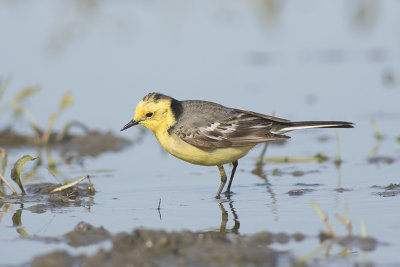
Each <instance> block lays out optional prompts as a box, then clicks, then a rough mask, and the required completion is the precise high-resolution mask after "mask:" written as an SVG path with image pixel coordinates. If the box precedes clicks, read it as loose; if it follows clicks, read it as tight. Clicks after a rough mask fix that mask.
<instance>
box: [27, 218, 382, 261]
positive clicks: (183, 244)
mask: <svg viewBox="0 0 400 267" xmlns="http://www.w3.org/2000/svg"><path fill="white" fill-rule="evenodd" d="M306 238H310V237H307V236H305V235H304V234H302V233H294V234H287V233H276V234H274V233H271V232H265V231H264V232H259V233H256V234H253V235H236V234H233V233H224V232H212V231H209V232H191V231H179V232H166V231H162V230H148V229H135V230H133V231H132V232H131V233H127V232H123V233H118V234H115V235H111V234H110V233H109V232H108V231H107V230H106V229H104V228H103V227H94V226H92V225H90V224H87V223H84V222H80V223H79V224H78V225H77V226H76V227H75V228H74V229H73V230H72V231H71V232H68V233H67V234H65V235H64V236H63V237H62V238H60V239H59V240H58V242H61V241H62V240H63V241H64V242H66V243H67V244H68V245H70V246H72V247H78V246H88V245H91V244H96V243H99V242H102V241H105V240H108V241H110V242H111V244H112V246H111V248H110V249H100V250H99V251H97V252H96V253H95V254H93V255H89V256H88V255H83V254H81V255H77V256H76V255H72V254H70V253H69V252H67V251H53V252H51V253H48V254H45V255H40V256H37V257H35V258H34V259H32V261H31V262H30V263H29V265H30V266H41V267H42V266H45V267H46V266H275V265H278V264H283V265H285V266H305V265H306V263H305V261H303V260H300V259H296V257H294V256H293V255H292V254H291V253H290V251H279V250H276V249H273V248H271V247H270V245H272V244H274V243H275V244H288V243H290V242H295V243H300V242H302V241H304V240H305V239H306ZM319 238H320V242H321V245H323V244H324V243H326V242H328V243H330V244H331V246H332V245H333V244H337V245H339V246H341V247H344V248H349V249H360V250H362V251H372V250H375V249H376V247H377V246H378V242H377V241H376V240H375V239H374V238H370V237H358V236H346V237H331V236H329V235H322V234H321V235H320V236H319ZM332 260H333V261H334V260H335V259H334V258H333V259H332Z"/></svg>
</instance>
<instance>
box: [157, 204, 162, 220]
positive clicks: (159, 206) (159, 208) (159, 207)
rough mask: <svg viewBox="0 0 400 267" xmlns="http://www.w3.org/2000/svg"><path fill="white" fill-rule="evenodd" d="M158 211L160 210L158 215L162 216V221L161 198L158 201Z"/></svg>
mask: <svg viewBox="0 0 400 267" xmlns="http://www.w3.org/2000/svg"><path fill="white" fill-rule="evenodd" d="M157 210H158V215H160V221H161V211H160V210H161V198H160V200H159V201H158V208H157Z"/></svg>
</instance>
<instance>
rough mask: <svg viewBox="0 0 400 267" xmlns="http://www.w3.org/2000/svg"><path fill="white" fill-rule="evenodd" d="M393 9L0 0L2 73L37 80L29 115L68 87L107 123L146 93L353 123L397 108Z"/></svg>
mask: <svg viewBox="0 0 400 267" xmlns="http://www.w3.org/2000/svg"><path fill="white" fill-rule="evenodd" d="M399 8H400V3H399V2H398V1H377V0H350V1H334V2H332V1H315V0H305V1H301V2H298V1H277V0H251V1H177V0H172V1H168V2H165V1H154V0H151V1H113V2H109V1H96V0H85V1H79V0H76V1H39V2H37V1H5V0H2V1H0V34H1V42H0V58H1V61H0V74H1V77H3V79H5V78H7V77H9V76H11V78H12V82H11V83H10V85H9V88H10V90H8V92H7V94H10V95H11V94H13V91H16V90H20V89H21V88H24V87H26V86H29V85H40V87H41V88H42V89H41V92H40V93H39V96H37V97H36V98H35V100H32V101H31V102H29V103H28V105H29V108H30V109H31V110H32V113H34V114H48V113H49V112H51V111H52V110H54V109H55V108H56V106H57V102H56V101H55V100H57V101H58V99H60V98H61V96H62V95H63V94H65V93H66V92H70V93H72V94H73V95H74V96H75V98H76V102H75V105H74V106H73V107H72V109H71V111H70V112H71V113H73V114H74V117H76V118H79V119H80V120H82V121H84V122H85V123H87V124H89V125H93V126H97V127H102V128H104V127H105V128H109V129H114V130H118V129H119V128H120V127H121V125H122V124H124V123H125V122H126V121H128V120H129V119H130V118H131V117H132V116H133V111H134V107H135V105H136V104H137V102H138V101H139V100H140V99H141V98H142V97H143V96H144V95H146V94H147V93H148V92H152V91H158V92H162V93H165V94H168V95H171V96H173V97H175V98H177V99H207V100H210V101H215V102H220V103H222V104H225V105H227V106H233V107H239V108H244V109H250V110H254V111H258V112H262V113H271V112H272V110H275V111H276V114H277V115H280V116H283V117H289V118H290V119H292V120H299V119H341V120H353V121H357V120H358V119H359V118H360V116H363V115H364V116H370V115H371V114H372V113H374V112H382V113H386V112H387V113H391V112H394V110H395V109H391V110H389V109H390V107H391V106H392V107H394V106H395V105H396V101H395V100H397V99H396V97H395V96H398V95H399V79H400V70H399V62H400V48H399V47H400V25H399V24H400V19H399V16H398V10H399ZM6 96H7V95H6ZM52 100H54V101H55V102H56V103H53V101H52ZM375 115H376V114H375ZM38 120H39V124H41V121H42V120H43V123H44V122H47V117H46V116H40V115H39V116H38Z"/></svg>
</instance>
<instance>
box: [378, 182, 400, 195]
mask: <svg viewBox="0 0 400 267" xmlns="http://www.w3.org/2000/svg"><path fill="white" fill-rule="evenodd" d="M372 188H373V189H379V190H381V191H379V192H374V194H376V195H378V196H381V197H395V196H398V195H400V184H390V185H388V186H377V185H374V186H372Z"/></svg>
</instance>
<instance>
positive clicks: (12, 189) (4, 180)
mask: <svg viewBox="0 0 400 267" xmlns="http://www.w3.org/2000/svg"><path fill="white" fill-rule="evenodd" d="M0 179H1V180H2V181H3V182H4V183H5V184H6V185H7V186H8V188H10V190H11V191H12V192H13V194H17V191H15V189H14V188H13V187H12V186H11V185H10V184H9V183H8V182H7V180H6V179H5V178H4V177H3V175H1V174H0Z"/></svg>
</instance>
